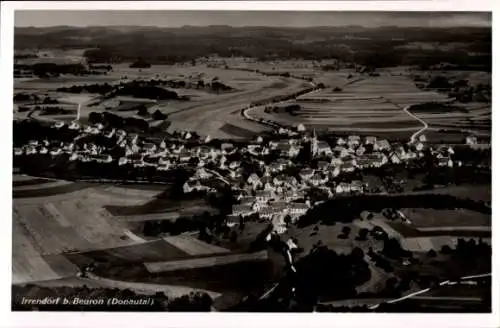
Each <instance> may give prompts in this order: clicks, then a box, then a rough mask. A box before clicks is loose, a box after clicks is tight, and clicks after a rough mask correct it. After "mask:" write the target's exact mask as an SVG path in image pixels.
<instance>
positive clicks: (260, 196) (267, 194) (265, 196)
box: [255, 190, 273, 203]
mask: <svg viewBox="0 0 500 328" xmlns="http://www.w3.org/2000/svg"><path fill="white" fill-rule="evenodd" d="M271 198H273V193H272V191H270V190H257V191H256V192H255V199H256V200H257V202H260V203H266V202H268V201H269V200H270V199H271Z"/></svg>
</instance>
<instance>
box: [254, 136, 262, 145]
mask: <svg viewBox="0 0 500 328" xmlns="http://www.w3.org/2000/svg"><path fill="white" fill-rule="evenodd" d="M263 141H264V139H262V137H261V136H257V138H255V142H256V143H258V144H261V143H262V142H263Z"/></svg>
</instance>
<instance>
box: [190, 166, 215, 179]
mask: <svg viewBox="0 0 500 328" xmlns="http://www.w3.org/2000/svg"><path fill="white" fill-rule="evenodd" d="M211 176H212V174H211V173H208V172H207V171H206V170H205V169H203V168H200V169H198V170H196V172H195V173H194V174H193V176H192V177H191V180H203V179H208V178H210V177H211Z"/></svg>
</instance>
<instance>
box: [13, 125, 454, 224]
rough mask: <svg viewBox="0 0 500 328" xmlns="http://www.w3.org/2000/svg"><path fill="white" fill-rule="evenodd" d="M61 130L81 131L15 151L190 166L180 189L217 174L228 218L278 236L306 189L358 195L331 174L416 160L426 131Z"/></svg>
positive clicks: (444, 160) (197, 187)
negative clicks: (382, 134) (408, 134)
mask: <svg viewBox="0 0 500 328" xmlns="http://www.w3.org/2000/svg"><path fill="white" fill-rule="evenodd" d="M64 126H65V123H62V122H56V123H54V125H53V128H54V129H61V128H62V127H64ZM67 127H68V128H69V129H70V130H78V131H79V135H78V137H76V138H75V140H73V142H67V143H59V142H58V143H50V142H49V141H47V140H44V141H42V142H38V141H36V140H33V141H30V142H29V143H28V144H27V145H25V146H23V147H21V148H15V149H14V153H15V155H32V154H50V155H52V156H58V155H62V154H67V155H69V160H70V161H81V162H90V161H95V162H99V163H111V162H114V161H115V162H116V163H117V164H118V165H119V166H123V165H131V166H133V167H152V168H155V169H156V170H158V171H167V170H170V169H171V168H177V167H179V166H181V167H182V166H186V167H190V168H195V169H196V170H195V173H194V174H193V175H192V177H191V178H190V179H189V180H188V181H186V182H185V184H184V186H183V191H184V192H185V193H190V192H193V191H205V192H212V191H215V190H216V188H215V187H214V186H213V184H210V183H208V182H209V181H210V180H211V179H214V178H215V179H219V180H221V181H223V182H224V183H226V184H229V185H231V187H232V189H233V190H239V193H238V194H237V195H236V196H237V201H238V204H234V206H233V210H232V215H231V217H230V218H229V219H228V220H229V222H231V221H232V220H233V221H234V220H236V218H238V219H239V218H240V217H247V216H250V215H258V216H259V217H260V218H263V219H268V220H270V221H271V222H273V225H274V226H275V231H276V232H278V233H282V232H284V231H285V230H286V222H285V221H286V220H288V219H290V220H291V221H292V222H293V220H295V219H296V218H298V217H300V216H301V215H304V214H305V213H306V212H307V211H308V210H309V209H310V208H311V206H314V204H311V201H310V200H309V199H308V197H307V194H308V191H310V190H311V188H316V189H320V190H322V191H324V192H325V193H326V194H328V196H329V197H333V196H334V195H336V194H344V193H362V192H364V190H365V188H366V187H367V186H366V184H365V183H363V181H360V180H353V181H345V179H342V182H339V179H336V178H337V177H338V176H339V175H341V174H342V173H350V172H354V171H355V170H362V169H367V168H377V167H381V166H383V165H386V164H391V163H392V164H400V163H405V162H408V161H409V160H412V159H417V158H421V157H423V156H424V153H423V151H424V149H425V148H427V146H426V140H425V136H424V135H420V137H419V138H418V139H417V140H416V141H415V142H413V143H409V144H406V145H403V144H391V143H389V142H388V141H387V140H385V139H378V138H376V137H374V136H367V137H364V138H362V137H360V136H357V135H350V136H347V137H339V138H336V139H335V141H331V142H330V143H329V142H326V141H324V140H318V138H317V136H316V134H315V131H313V133H312V135H310V134H308V133H307V132H305V131H303V129H302V130H299V129H298V131H299V132H298V133H294V134H292V135H289V136H286V137H284V138H281V139H279V140H270V141H268V142H264V140H263V138H262V137H257V138H256V139H255V140H253V141H252V142H249V143H247V144H245V145H239V146H235V145H233V144H232V143H222V144H220V146H217V147H216V146H213V144H209V143H208V142H209V141H210V139H209V138H208V137H207V139H205V140H204V141H200V142H197V143H195V144H194V145H193V146H190V147H187V146H186V143H185V142H183V141H180V140H165V139H164V140H162V141H161V142H151V141H149V140H145V139H143V138H141V137H140V136H139V135H138V134H135V133H127V132H125V131H124V130H120V129H109V128H106V127H104V126H103V125H101V124H95V125H89V126H84V125H80V124H79V123H77V122H72V123H70V124H69V125H68V126H67ZM86 136H101V138H102V137H104V138H107V139H110V140H112V142H111V144H112V147H109V145H108V146H107V147H104V146H100V145H97V144H95V143H91V142H88V143H82V142H78V143H77V144H78V145H76V141H77V139H81V138H84V137H86ZM111 138H113V139H111ZM189 138H190V134H189V132H186V133H184V135H183V139H189ZM307 147H309V148H307ZM110 148H112V149H115V150H116V149H121V150H122V151H120V152H119V153H121V154H122V156H120V157H116V156H115V157H113V156H112V155H111V154H110V153H111V152H110ZM429 149H430V151H431V154H433V156H434V157H435V158H436V161H437V165H438V166H449V167H451V166H454V165H455V164H458V165H460V163H455V162H454V161H453V160H452V155H453V154H454V151H453V149H452V148H451V147H440V148H438V149H433V148H429ZM304 151H306V152H310V154H309V155H310V158H312V159H313V160H314V163H315V164H314V165H308V164H300V163H297V157H298V156H299V154H300V153H301V152H304ZM270 154H274V155H276V154H278V156H276V157H273V158H274V160H273V161H272V162H269V161H268V160H265V159H266V158H269V157H268V155H270ZM243 158H245V161H251V162H252V165H254V164H255V165H256V166H257V167H258V172H259V174H257V173H251V174H249V172H245V169H244V168H243V165H242V164H243V163H242V159H243ZM289 169H293V170H292V171H294V172H298V173H297V174H290V173H287V172H290V170H289ZM287 218H288V219H287Z"/></svg>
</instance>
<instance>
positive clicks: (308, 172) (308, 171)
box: [299, 168, 314, 181]
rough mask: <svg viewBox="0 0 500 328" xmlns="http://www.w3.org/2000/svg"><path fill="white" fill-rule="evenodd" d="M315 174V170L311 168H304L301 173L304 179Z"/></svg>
mask: <svg viewBox="0 0 500 328" xmlns="http://www.w3.org/2000/svg"><path fill="white" fill-rule="evenodd" d="M313 175H314V170H313V169H310V168H305V169H302V170H301V171H300V173H299V176H300V178H301V179H302V181H308V180H309V179H311V178H312V177H313Z"/></svg>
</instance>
